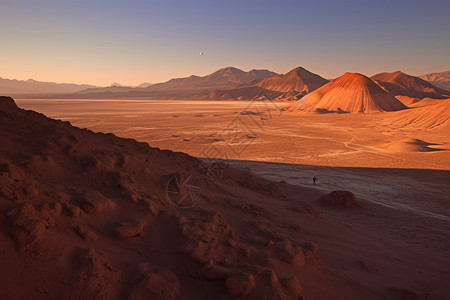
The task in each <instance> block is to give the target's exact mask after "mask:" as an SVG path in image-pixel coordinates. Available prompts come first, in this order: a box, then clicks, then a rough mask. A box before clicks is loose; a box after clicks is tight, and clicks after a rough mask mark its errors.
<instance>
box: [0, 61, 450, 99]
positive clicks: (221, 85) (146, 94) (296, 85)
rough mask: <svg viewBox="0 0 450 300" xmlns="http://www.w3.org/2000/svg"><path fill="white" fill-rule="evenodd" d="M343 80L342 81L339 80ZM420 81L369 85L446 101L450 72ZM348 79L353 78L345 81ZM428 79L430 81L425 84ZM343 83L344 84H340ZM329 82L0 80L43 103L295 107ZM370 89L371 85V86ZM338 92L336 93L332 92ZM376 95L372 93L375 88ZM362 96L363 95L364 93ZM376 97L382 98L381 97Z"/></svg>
mask: <svg viewBox="0 0 450 300" xmlns="http://www.w3.org/2000/svg"><path fill="white" fill-rule="evenodd" d="M341 77H342V76H341ZM421 77H423V78H420V77H415V76H411V75H408V74H405V73H402V72H400V71H397V72H392V73H380V74H377V75H374V76H372V77H371V78H370V79H369V78H368V80H370V81H373V82H374V84H376V85H378V86H379V87H380V88H381V89H382V90H383V91H385V92H387V93H388V94H389V95H391V96H395V97H396V98H397V99H399V100H400V101H403V102H404V104H406V105H410V104H412V103H415V102H417V101H420V100H421V99H424V98H427V97H429V98H437V99H444V98H449V97H450V92H449V91H448V90H445V89H443V88H440V87H437V86H435V85H433V83H439V85H440V86H443V85H444V86H445V84H446V82H447V81H450V71H448V72H442V73H432V74H427V75H423V76H421ZM343 78H344V79H345V78H347V79H348V78H349V76H345V77H343ZM424 78H425V79H428V80H429V81H427V80H425V79H424ZM341 79H342V78H341ZM328 83H329V81H328V80H327V79H325V78H323V77H321V76H320V75H318V74H314V73H312V72H310V71H308V70H306V69H304V68H302V67H297V68H295V69H293V70H291V71H289V72H288V73H286V74H276V73H275V72H272V71H269V70H265V69H264V70H255V69H254V70H250V71H248V72H245V71H243V70H240V69H238V68H235V67H226V68H223V69H220V70H217V71H215V72H213V73H211V74H209V75H206V76H196V75H191V76H189V77H184V78H174V79H171V80H168V81H166V82H162V83H156V84H149V83H143V84H141V85H139V86H137V87H128V86H121V85H118V84H115V85H111V86H108V87H98V86H91V85H76V84H56V83H50V82H38V81H34V80H27V81H19V80H9V79H1V78H0V94H3V95H11V94H12V95H16V96H17V95H19V94H20V95H21V96H22V97H29V98H33V97H41V98H42V97H44V98H56V99H58V98H69V99H70V98H72V99H73V98H91V99H97V98H98V99H108V98H113V99H123V98H145V99H158V100H164V99H196V100H265V99H270V100H280V101H296V100H299V99H301V98H302V97H303V96H305V95H306V94H309V93H312V92H314V91H315V90H317V89H319V88H321V87H323V86H325V85H327V84H328ZM370 85H371V86H372V84H370ZM331 90H334V89H331ZM372 90H374V88H373V87H372ZM360 93H363V94H364V93H365V92H364V90H361V91H360ZM377 93H378V92H377Z"/></svg>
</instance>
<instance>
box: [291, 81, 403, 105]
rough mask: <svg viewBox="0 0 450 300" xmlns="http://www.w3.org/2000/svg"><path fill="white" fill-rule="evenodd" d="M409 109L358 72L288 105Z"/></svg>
mask: <svg viewBox="0 0 450 300" xmlns="http://www.w3.org/2000/svg"><path fill="white" fill-rule="evenodd" d="M404 108H406V106H405V105H403V104H402V103H401V102H400V101H398V100H397V99H395V98H394V97H393V96H392V95H390V94H388V93H387V92H385V91H383V90H382V89H381V88H380V87H379V86H377V85H376V84H375V83H374V82H373V81H372V80H370V79H369V78H367V77H366V76H364V75H361V74H357V73H346V74H344V75H342V76H341V77H339V78H337V79H335V80H333V81H331V82H330V83H328V84H326V85H324V86H323V87H321V88H319V89H317V90H316V91H314V92H312V93H310V94H308V95H307V96H306V97H305V98H304V99H302V100H300V101H297V102H295V103H292V104H290V105H288V106H286V110H288V111H314V112H364V113H366V112H380V111H396V110H401V109H404Z"/></svg>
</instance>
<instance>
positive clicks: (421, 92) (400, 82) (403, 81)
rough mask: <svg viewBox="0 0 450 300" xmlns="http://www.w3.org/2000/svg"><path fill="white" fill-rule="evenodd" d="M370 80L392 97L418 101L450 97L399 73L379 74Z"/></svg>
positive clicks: (416, 78)
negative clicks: (428, 98) (416, 99)
mask: <svg viewBox="0 0 450 300" xmlns="http://www.w3.org/2000/svg"><path fill="white" fill-rule="evenodd" d="M371 79H372V80H374V81H375V82H376V83H377V84H378V85H379V86H381V87H382V88H383V89H384V90H386V91H388V92H389V93H391V94H392V95H394V96H397V95H401V96H408V97H411V98H419V99H423V98H426V97H430V98H437V99H442V98H448V97H449V96H450V92H449V91H446V90H443V89H441V88H438V87H436V86H434V85H432V84H431V83H429V82H428V81H425V80H423V79H421V78H419V77H414V76H411V75H408V74H405V73H402V72H400V71H397V72H392V73H380V74H377V75H374V76H372V77H371Z"/></svg>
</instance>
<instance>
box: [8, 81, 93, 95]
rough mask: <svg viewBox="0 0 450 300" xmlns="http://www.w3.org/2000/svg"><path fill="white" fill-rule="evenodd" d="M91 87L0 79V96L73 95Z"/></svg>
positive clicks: (91, 86)
mask: <svg viewBox="0 0 450 300" xmlns="http://www.w3.org/2000/svg"><path fill="white" fill-rule="evenodd" d="M93 87H96V86H94V85H87V84H72V83H54V82H43V81H36V80H33V79H28V80H16V79H4V78H0V94H1V95H19V94H31V93H34V94H39V93H45V94H51V93H74V92H78V91H81V90H84V89H87V88H93Z"/></svg>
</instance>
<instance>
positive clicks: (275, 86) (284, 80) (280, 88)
mask: <svg viewBox="0 0 450 300" xmlns="http://www.w3.org/2000/svg"><path fill="white" fill-rule="evenodd" d="M326 83H328V80H326V79H324V78H322V77H320V76H319V75H317V74H314V73H311V72H309V71H308V70H306V69H304V68H302V67H297V68H295V69H293V70H291V71H289V72H288V73H286V74H285V75H274V76H272V77H269V78H266V79H263V80H262V81H260V82H259V83H257V84H256V85H257V86H259V87H262V88H264V89H267V90H271V91H277V92H283V93H288V92H292V91H294V92H298V93H301V92H305V93H309V92H312V91H314V90H316V89H318V88H319V87H321V86H323V85H324V84H326Z"/></svg>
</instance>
